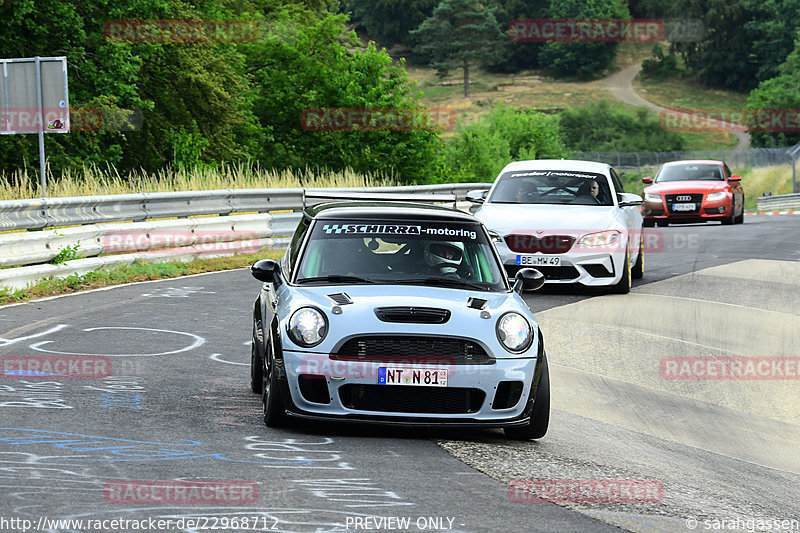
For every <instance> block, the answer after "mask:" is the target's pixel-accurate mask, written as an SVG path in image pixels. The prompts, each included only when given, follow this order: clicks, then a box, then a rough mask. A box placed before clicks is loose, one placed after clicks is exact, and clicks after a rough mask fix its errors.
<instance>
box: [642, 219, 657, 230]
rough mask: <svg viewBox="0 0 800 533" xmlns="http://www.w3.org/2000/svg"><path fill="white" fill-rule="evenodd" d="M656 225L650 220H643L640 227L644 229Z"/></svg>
mask: <svg viewBox="0 0 800 533" xmlns="http://www.w3.org/2000/svg"><path fill="white" fill-rule="evenodd" d="M655 225H656V221H655V220H653V219H652V218H645V219H644V220H642V227H644V228H652V227H654V226H655Z"/></svg>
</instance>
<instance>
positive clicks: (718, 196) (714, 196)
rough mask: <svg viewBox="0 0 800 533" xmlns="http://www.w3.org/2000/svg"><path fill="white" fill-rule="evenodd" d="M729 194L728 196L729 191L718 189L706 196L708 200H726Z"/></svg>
mask: <svg viewBox="0 0 800 533" xmlns="http://www.w3.org/2000/svg"><path fill="white" fill-rule="evenodd" d="M727 196H728V193H727V192H725V191H717V192H712V193H711V194H709V195H708V196H706V200H711V201H714V200H724V199H725V198H726V197H727Z"/></svg>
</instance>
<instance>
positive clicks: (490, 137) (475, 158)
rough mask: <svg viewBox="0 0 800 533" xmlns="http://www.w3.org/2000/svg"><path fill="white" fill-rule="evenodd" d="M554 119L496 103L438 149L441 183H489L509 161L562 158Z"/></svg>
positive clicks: (563, 152) (563, 149) (562, 146)
mask: <svg viewBox="0 0 800 533" xmlns="http://www.w3.org/2000/svg"><path fill="white" fill-rule="evenodd" d="M566 155H567V151H566V149H565V148H564V143H563V142H562V139H561V132H560V130H559V125H558V118H557V117H555V116H549V115H545V114H542V113H538V112H536V111H529V110H524V109H516V108H513V107H508V106H506V105H504V104H502V103H500V104H497V105H496V106H495V107H494V108H493V109H492V110H491V111H490V112H489V113H488V114H487V115H484V116H483V117H481V119H480V120H478V121H476V122H472V123H469V124H461V125H459V126H458V128H457V129H456V135H455V137H454V138H453V139H450V140H448V141H446V142H445V144H444V147H443V150H442V167H443V168H442V171H441V175H440V176H439V179H438V180H432V181H441V182H453V181H460V182H469V181H493V180H494V178H495V177H496V176H497V173H498V172H500V170H501V169H502V168H503V167H504V166H506V165H507V164H508V163H510V162H511V161H515V160H523V159H547V158H557V157H566Z"/></svg>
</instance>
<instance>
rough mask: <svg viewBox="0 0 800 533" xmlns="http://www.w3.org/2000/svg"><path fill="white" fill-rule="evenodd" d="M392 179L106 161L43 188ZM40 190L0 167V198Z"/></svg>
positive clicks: (380, 183)
mask: <svg viewBox="0 0 800 533" xmlns="http://www.w3.org/2000/svg"><path fill="white" fill-rule="evenodd" d="M398 184H399V183H398V180H397V179H396V178H395V177H394V176H392V175H370V174H358V173H356V172H353V171H352V170H344V171H341V172H315V171H313V170H310V169H306V170H305V171H292V170H280V171H279V170H264V169H262V168H259V167H257V166H251V165H245V164H233V165H225V166H222V167H220V168H212V167H195V168H166V169H163V170H159V171H157V172H153V173H147V172H142V171H139V172H131V173H129V174H120V173H119V172H117V170H116V169H115V168H113V167H111V166H108V167H106V168H101V167H83V168H81V169H77V170H71V171H70V170H68V171H65V172H64V173H63V174H62V175H61V176H52V175H51V176H48V182H47V192H48V195H49V196H51V197H65V196H93V195H100V194H129V193H140V192H172V191H204V190H213V189H258V188H286V187H390V186H394V185H398ZM41 194H42V193H41V190H40V189H39V180H38V177H37V176H34V175H30V174H28V172H27V170H23V171H17V172H13V173H10V174H6V173H5V172H3V171H1V170H0V200H20V199H25V198H37V197H40V196H41Z"/></svg>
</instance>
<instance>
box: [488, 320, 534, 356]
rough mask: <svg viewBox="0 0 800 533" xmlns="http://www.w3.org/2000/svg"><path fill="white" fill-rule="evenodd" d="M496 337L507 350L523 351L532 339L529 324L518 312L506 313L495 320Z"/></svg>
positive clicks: (513, 351) (512, 351)
mask: <svg viewBox="0 0 800 533" xmlns="http://www.w3.org/2000/svg"><path fill="white" fill-rule="evenodd" d="M497 338H498V339H499V340H500V344H502V345H503V347H504V348H505V349H506V350H508V351H509V352H511V353H520V352H524V351H525V350H527V349H528V347H530V345H531V341H533V335H532V334H531V325H530V324H528V321H527V320H525V317H524V316H522V315H520V314H519V313H515V312H513V311H512V312H510V313H506V314H504V315H503V316H501V317H500V318H499V319H498V320H497Z"/></svg>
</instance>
